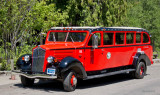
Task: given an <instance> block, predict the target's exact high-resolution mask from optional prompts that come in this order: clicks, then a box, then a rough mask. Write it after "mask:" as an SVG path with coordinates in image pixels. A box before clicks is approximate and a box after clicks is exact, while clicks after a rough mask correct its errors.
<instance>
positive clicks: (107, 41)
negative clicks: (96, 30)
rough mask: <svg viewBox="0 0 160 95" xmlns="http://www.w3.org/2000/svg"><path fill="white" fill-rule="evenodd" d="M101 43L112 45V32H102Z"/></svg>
mask: <svg viewBox="0 0 160 95" xmlns="http://www.w3.org/2000/svg"><path fill="white" fill-rule="evenodd" d="M103 44H104V45H113V33H103Z"/></svg>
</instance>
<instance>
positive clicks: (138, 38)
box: [136, 33, 141, 43]
mask: <svg viewBox="0 0 160 95" xmlns="http://www.w3.org/2000/svg"><path fill="white" fill-rule="evenodd" d="M136 43H141V33H136Z"/></svg>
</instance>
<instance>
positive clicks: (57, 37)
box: [48, 32, 87, 42]
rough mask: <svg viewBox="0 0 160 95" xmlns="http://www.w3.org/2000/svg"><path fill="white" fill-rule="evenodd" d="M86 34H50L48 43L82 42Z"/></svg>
mask: <svg viewBox="0 0 160 95" xmlns="http://www.w3.org/2000/svg"><path fill="white" fill-rule="evenodd" d="M86 35H87V33H86V32H50V34H49V38H48V40H49V41H54V42H83V41H84V39H85V38H86Z"/></svg>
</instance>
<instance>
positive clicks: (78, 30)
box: [16, 27, 153, 91]
mask: <svg viewBox="0 0 160 95" xmlns="http://www.w3.org/2000/svg"><path fill="white" fill-rule="evenodd" d="M152 53H153V52H152V46H151V39H150V35H149V32H148V31H146V30H145V29H142V28H135V27H53V28H51V29H50V30H49V31H48V33H47V37H46V41H45V44H44V45H39V46H36V47H35V48H33V50H32V54H25V55H22V56H21V57H20V58H19V59H18V60H17V63H16V64H17V67H18V68H19V69H20V78H21V82H22V84H23V86H31V85H33V84H34V80H35V79H56V80H60V81H62V82H63V87H64V90H66V91H74V90H75V88H76V86H77V82H78V81H77V79H83V80H87V79H93V78H100V77H105V76H110V75H115V74H121V73H128V74H130V75H132V76H133V77H134V78H137V79H142V78H143V77H144V76H145V75H146V71H147V66H149V65H151V64H153V61H152Z"/></svg>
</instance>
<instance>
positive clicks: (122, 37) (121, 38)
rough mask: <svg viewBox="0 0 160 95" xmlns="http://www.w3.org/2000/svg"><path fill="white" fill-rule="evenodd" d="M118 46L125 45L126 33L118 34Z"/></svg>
mask: <svg viewBox="0 0 160 95" xmlns="http://www.w3.org/2000/svg"><path fill="white" fill-rule="evenodd" d="M116 44H124V33H116Z"/></svg>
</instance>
